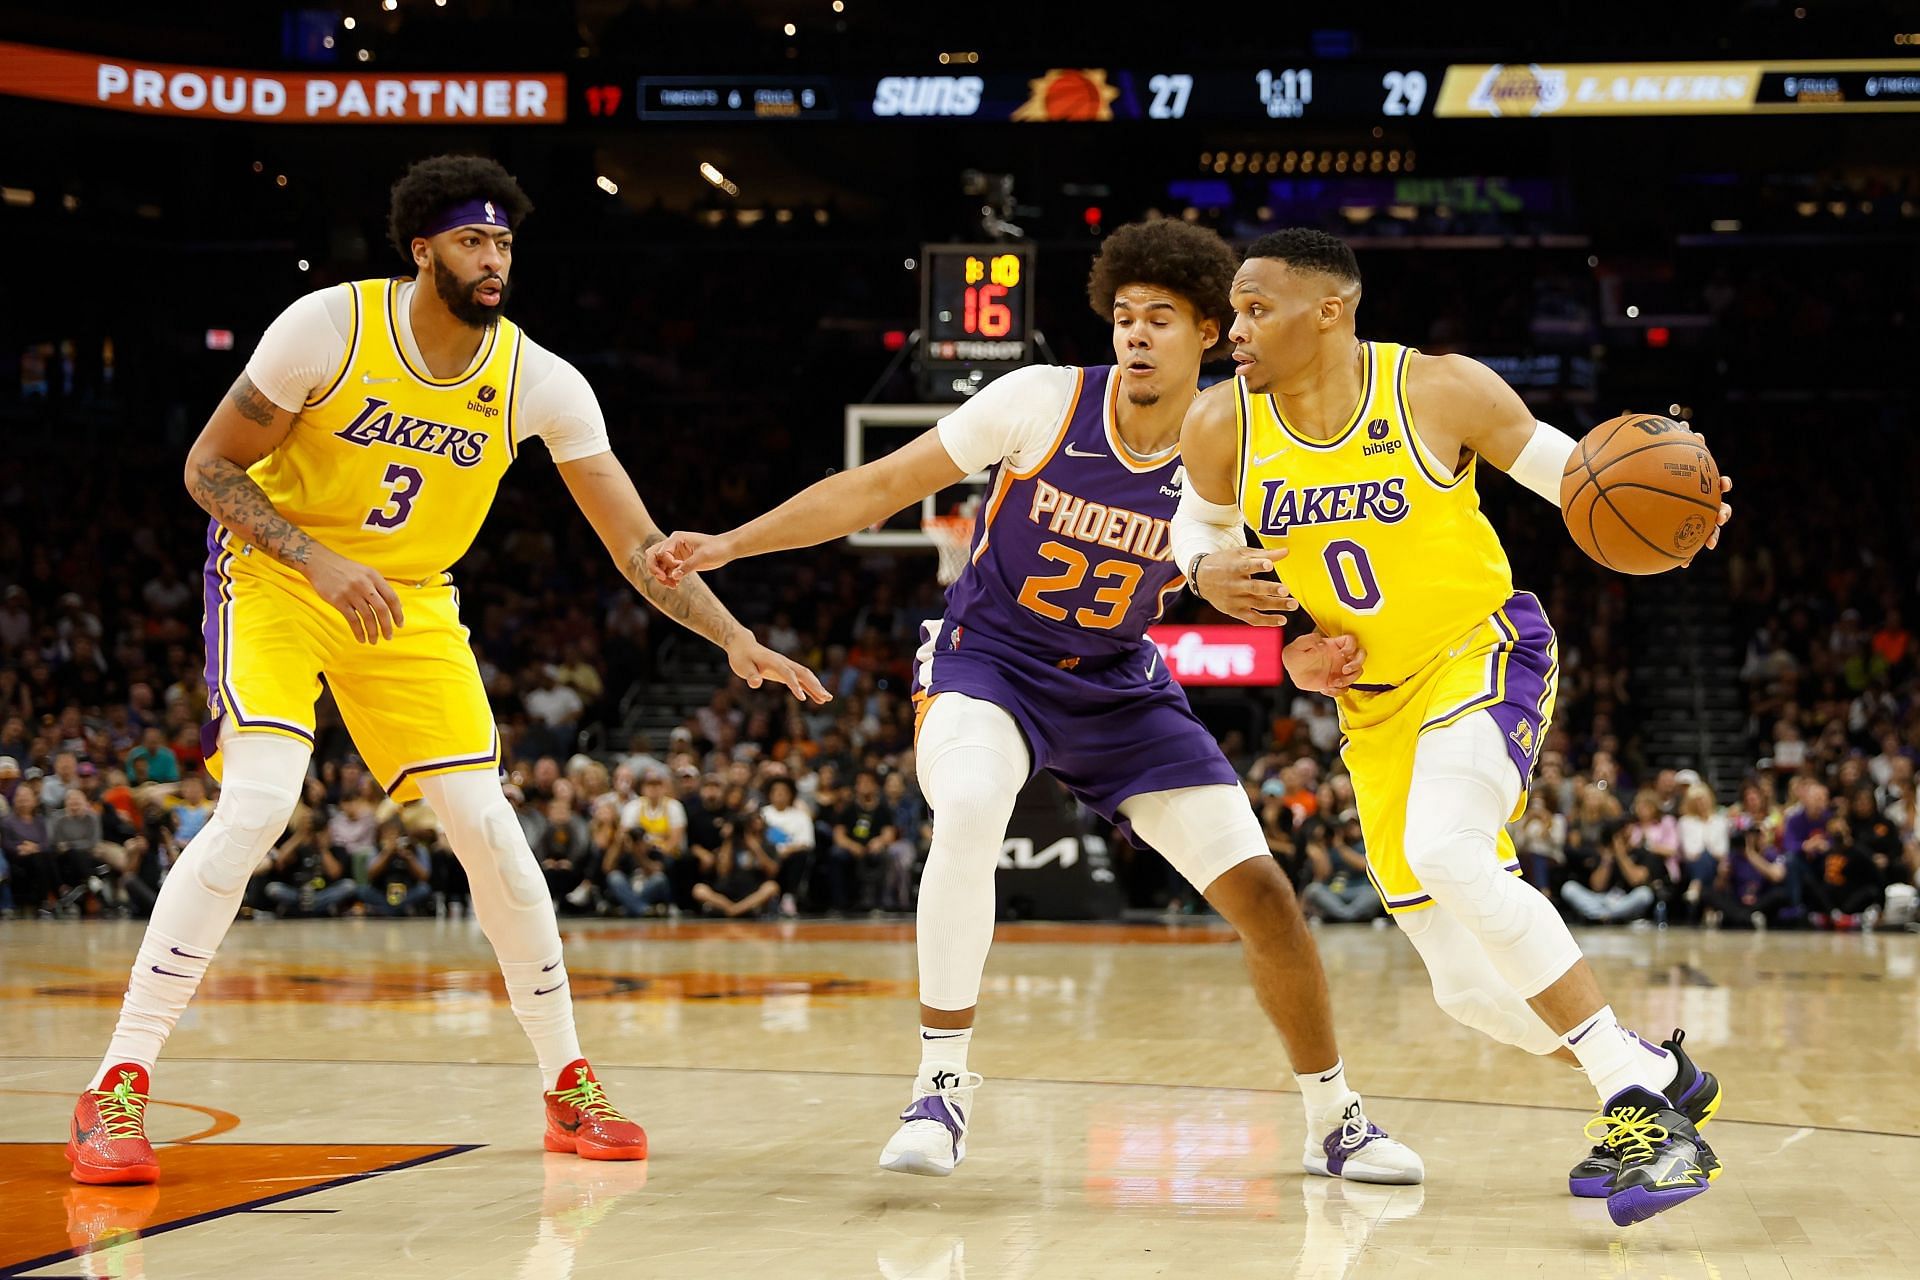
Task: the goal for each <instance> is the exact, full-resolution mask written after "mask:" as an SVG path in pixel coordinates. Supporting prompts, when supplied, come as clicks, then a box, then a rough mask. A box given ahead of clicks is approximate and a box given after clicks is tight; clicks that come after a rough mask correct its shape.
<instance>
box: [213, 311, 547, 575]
mask: <svg viewBox="0 0 1920 1280" xmlns="http://www.w3.org/2000/svg"><path fill="white" fill-rule="evenodd" d="M401 283H402V282H401V281H398V280H360V281H357V282H355V283H352V284H345V285H341V286H340V287H341V288H343V289H347V290H350V291H351V294H352V300H353V305H352V315H353V324H352V332H351V334H350V335H349V336H348V339H347V354H346V356H345V357H344V358H343V359H342V360H341V363H340V368H339V369H338V370H337V371H336V372H335V374H334V377H333V379H332V380H331V381H330V382H329V383H327V384H326V385H325V386H323V387H321V388H319V389H318V390H316V391H315V392H314V393H313V395H311V396H310V397H308V399H307V403H306V404H305V405H304V406H303V407H302V408H301V410H300V412H299V414H298V415H296V416H295V418H294V420H293V429H292V431H290V432H289V433H288V435H287V438H286V440H285V441H284V442H282V444H281V445H280V447H279V448H278V449H276V450H274V451H273V452H272V453H270V454H268V455H267V456H266V457H265V458H262V459H261V460H260V461H259V462H256V463H254V465H253V466H252V467H251V468H249V470H248V472H247V474H248V475H250V476H252V477H253V479H254V481H255V483H257V484H258V485H259V486H260V487H261V488H262V489H263V490H265V491H266V495H267V497H268V499H269V500H271V501H272V503H273V505H274V507H275V508H276V509H277V510H278V511H279V512H280V514H281V515H283V516H285V517H286V518H287V519H288V520H289V521H291V522H292V523H293V524H294V525H296V526H298V527H299V528H300V529H302V530H304V531H305V532H307V533H308V534H310V535H312V536H313V537H314V538H316V539H318V540H319V541H320V542H322V543H324V544H325V545H326V546H328V547H330V548H331V549H333V550H334V551H337V552H339V553H340V554H341V555H343V556H346V557H348V558H349V559H352V560H357V561H359V562H360V563H362V564H365V565H369V566H371V567H372V568H374V569H376V570H378V571H379V572H380V573H381V574H382V575H383V576H385V577H388V578H392V579H394V580H396V581H400V582H426V581H427V580H428V579H431V578H434V577H436V576H437V575H439V574H442V573H444V572H446V570H447V568H448V567H449V566H450V565H452V564H453V562H454V561H456V560H458V559H459V558H460V557H461V556H462V555H464V554H465V553H466V550H467V548H468V546H470V545H471V544H472V542H473V539H474V536H475V535H476V534H478V533H479V532H480V524H481V522H482V521H484V520H485V519H486V517H487V509H488V508H489V507H490V506H491V505H492V503H493V495H494V491H495V490H496V489H497V488H499V485H500V477H501V476H502V475H503V474H505V472H506V469H507V466H508V464H510V463H511V462H512V461H513V457H514V442H513V429H514V404H515V395H514V393H515V390H516V388H515V380H516V374H517V372H518V370H519V364H520V345H521V336H520V330H519V328H518V327H517V326H516V325H514V324H513V323H512V322H511V321H508V320H504V319H503V320H500V321H497V322H496V323H495V324H494V325H493V326H492V327H490V328H489V329H488V330H487V332H486V336H485V337H484V338H483V339H482V340H481V343H480V350H479V352H478V353H477V354H475V356H474V358H473V363H472V364H471V365H470V366H468V368H467V370H466V371H465V372H464V373H460V374H457V375H456V376H454V377H451V378H436V377H434V376H433V375H432V374H431V373H429V372H428V371H427V370H426V369H425V368H424V367H421V366H420V365H418V364H417V363H416V361H415V360H414V359H412V358H410V357H409V356H408V355H407V354H406V352H405V350H404V349H403V348H402V346H401V344H400V337H399V329H400V316H399V311H398V307H399V305H400V303H399V295H400V285H401Z"/></svg>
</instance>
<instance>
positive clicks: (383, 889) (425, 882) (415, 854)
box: [360, 818, 433, 916]
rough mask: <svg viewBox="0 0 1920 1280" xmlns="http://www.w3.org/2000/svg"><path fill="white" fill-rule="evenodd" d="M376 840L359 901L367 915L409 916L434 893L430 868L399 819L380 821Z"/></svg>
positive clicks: (422, 852) (424, 853)
mask: <svg viewBox="0 0 1920 1280" xmlns="http://www.w3.org/2000/svg"><path fill="white" fill-rule="evenodd" d="M378 840H379V844H378V846H377V847H376V849H375V851H374V855H373V862H372V864H371V865H370V866H368V868H367V883H366V884H365V885H364V886H362V888H361V890H360V901H362V902H364V903H366V904H367V912H368V914H369V915H376V916H410V915H412V914H414V912H416V911H417V910H418V909H419V908H420V906H421V905H422V904H424V903H425V902H426V901H427V899H428V898H431V897H432V896H433V885H432V883H431V878H432V874H433V868H432V866H431V865H430V864H429V863H428V861H427V855H426V852H425V851H424V850H422V849H421V848H420V846H419V845H417V844H415V843H414V841H413V839H412V838H411V837H410V836H408V835H407V831H406V828H405V827H404V826H402V825H401V822H400V820H399V819H398V818H389V819H388V820H387V821H385V822H383V823H381V824H380V830H379V835H378Z"/></svg>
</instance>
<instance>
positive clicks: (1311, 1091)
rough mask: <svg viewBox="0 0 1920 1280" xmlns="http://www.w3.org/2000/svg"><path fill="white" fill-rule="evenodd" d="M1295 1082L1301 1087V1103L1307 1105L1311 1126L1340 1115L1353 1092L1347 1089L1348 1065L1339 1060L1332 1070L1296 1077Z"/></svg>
mask: <svg viewBox="0 0 1920 1280" xmlns="http://www.w3.org/2000/svg"><path fill="white" fill-rule="evenodd" d="M1293 1082H1294V1083H1295V1084H1297V1085H1299V1086H1300V1101H1301V1102H1303V1103H1305V1104H1306V1108H1307V1121H1308V1123H1309V1124H1317V1123H1319V1122H1320V1121H1322V1120H1325V1119H1327V1118H1328V1117H1329V1116H1334V1115H1338V1114H1339V1113H1340V1112H1341V1111H1342V1110H1344V1109H1345V1108H1346V1105H1347V1096H1348V1095H1349V1094H1351V1093H1352V1092H1353V1090H1352V1089H1350V1088H1348V1087H1347V1064H1346V1062H1345V1060H1344V1059H1339V1058H1336V1059H1335V1060H1334V1063H1333V1067H1332V1068H1331V1069H1330V1070H1327V1071H1309V1072H1307V1073H1306V1074H1305V1075H1295V1076H1294V1077H1293Z"/></svg>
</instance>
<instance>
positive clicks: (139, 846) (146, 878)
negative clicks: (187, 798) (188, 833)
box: [120, 800, 268, 919]
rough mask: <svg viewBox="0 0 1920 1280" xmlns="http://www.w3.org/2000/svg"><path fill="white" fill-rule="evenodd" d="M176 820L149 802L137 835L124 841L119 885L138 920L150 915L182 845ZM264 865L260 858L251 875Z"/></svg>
mask: <svg viewBox="0 0 1920 1280" xmlns="http://www.w3.org/2000/svg"><path fill="white" fill-rule="evenodd" d="M175 821H176V819H175V817H174V811H173V810H171V809H169V808H168V807H167V806H166V805H165V804H162V803H161V802H159V801H158V800H154V801H151V802H149V803H148V805H147V807H146V809H145V811H144V812H142V813H141V814H140V827H139V830H138V832H137V834H135V835H134V836H133V837H132V838H131V839H129V840H127V841H126V857H127V861H126V870H125V872H124V873H123V874H122V875H121V877H120V885H121V887H122V888H123V889H124V890H125V891H126V901H127V906H128V908H129V910H130V911H131V913H132V914H133V915H135V916H137V917H139V918H141V919H145V918H146V917H148V916H150V915H152V914H153V903H154V900H155V899H156V898H158V897H159V896H160V886H161V885H162V884H163V883H165V881H166V878H167V875H168V873H169V872H171V871H172V870H173V864H174V863H175V862H177V861H178V860H179V858H180V850H181V849H182V848H184V847H185V846H184V845H183V844H182V843H181V841H180V839H179V837H178V834H177V833H176V831H175V829H174V823H175ZM267 866H268V863H267V861H266V860H264V859H263V860H262V861H261V864H260V866H259V867H257V868H255V871H254V876H255V877H256V878H257V877H259V876H260V875H262V874H263V873H264V872H265V870H266V868H267ZM251 890H252V886H251V885H250V886H249V893H248V894H247V897H252V896H253V894H252V892H251Z"/></svg>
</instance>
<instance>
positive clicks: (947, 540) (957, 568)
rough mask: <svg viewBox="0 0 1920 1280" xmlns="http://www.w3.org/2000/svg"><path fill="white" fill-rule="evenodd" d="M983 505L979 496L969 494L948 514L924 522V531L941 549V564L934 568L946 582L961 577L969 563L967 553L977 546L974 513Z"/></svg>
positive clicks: (937, 574) (936, 546) (921, 528)
mask: <svg viewBox="0 0 1920 1280" xmlns="http://www.w3.org/2000/svg"><path fill="white" fill-rule="evenodd" d="M979 505H980V499H979V498H977V497H976V498H969V499H967V500H966V501H965V502H963V503H961V504H960V506H959V508H958V509H956V510H955V511H953V512H951V513H950V514H948V515H944V516H928V517H926V518H925V519H924V520H922V521H921V522H920V531H921V532H922V533H924V534H926V535H927V541H928V542H931V543H932V544H933V548H934V550H936V551H938V552H939V553H940V567H939V568H938V569H937V570H935V571H934V572H935V576H936V577H937V578H939V580H940V583H941V585H942V586H945V585H947V584H948V583H951V582H952V581H953V580H954V579H956V578H958V577H959V576H960V573H961V571H962V570H964V569H965V568H966V567H967V555H968V552H969V551H971V550H972V547H973V516H974V511H975V510H976V509H977V508H978V507H979Z"/></svg>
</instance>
